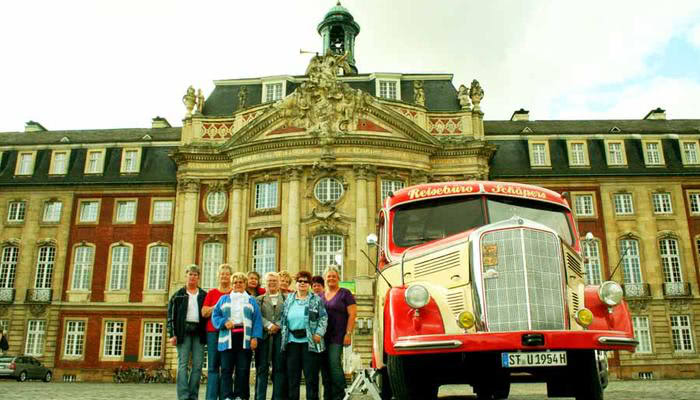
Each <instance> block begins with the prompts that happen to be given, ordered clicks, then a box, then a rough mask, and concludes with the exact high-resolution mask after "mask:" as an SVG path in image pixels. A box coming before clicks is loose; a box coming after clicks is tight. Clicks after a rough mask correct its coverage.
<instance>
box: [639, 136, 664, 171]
mask: <svg viewBox="0 0 700 400" xmlns="http://www.w3.org/2000/svg"><path fill="white" fill-rule="evenodd" d="M642 146H644V163H645V164H646V165H664V155H663V150H662V147H661V141H660V140H648V141H646V140H645V141H642Z"/></svg>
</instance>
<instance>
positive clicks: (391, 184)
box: [379, 179, 406, 202]
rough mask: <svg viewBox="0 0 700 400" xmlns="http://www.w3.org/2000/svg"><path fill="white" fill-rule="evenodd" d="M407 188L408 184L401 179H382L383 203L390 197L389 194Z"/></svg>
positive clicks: (381, 193)
mask: <svg viewBox="0 0 700 400" xmlns="http://www.w3.org/2000/svg"><path fill="white" fill-rule="evenodd" d="M404 187H406V183H405V182H404V181H402V180H399V179H382V183H381V190H380V194H379V195H380V198H381V201H382V202H383V201H384V200H386V198H387V197H388V196H389V192H392V193H393V192H396V191H397V190H401V189H403V188H404Z"/></svg>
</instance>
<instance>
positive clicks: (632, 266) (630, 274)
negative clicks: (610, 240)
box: [620, 239, 644, 283]
mask: <svg viewBox="0 0 700 400" xmlns="http://www.w3.org/2000/svg"><path fill="white" fill-rule="evenodd" d="M620 257H622V271H623V273H624V283H643V282H644V280H643V279H642V264H641V262H640V259H639V242H638V241H637V240H636V239H624V240H621V241H620Z"/></svg>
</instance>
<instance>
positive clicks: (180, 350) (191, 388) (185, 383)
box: [168, 264, 207, 400]
mask: <svg viewBox="0 0 700 400" xmlns="http://www.w3.org/2000/svg"><path fill="white" fill-rule="evenodd" d="M185 280H186V283H185V286H184V287H183V288H181V289H179V290H178V291H177V292H175V294H173V296H172V297H171V298H170V301H169V302H168V338H169V340H168V341H169V342H170V344H171V345H173V346H177V398H178V400H197V399H198V397H199V380H200V377H201V376H202V362H203V360H204V345H205V344H206V343H207V332H206V322H207V321H206V319H204V318H202V317H200V315H201V314H200V313H201V310H202V305H203V304H204V298H205V297H206V295H207V292H205V291H204V290H202V289H200V288H199V267H198V266H196V265H194V264H190V265H188V266H186V267H185ZM190 357H192V371H190V373H189V374H188V373H187V367H188V365H189V363H190Z"/></svg>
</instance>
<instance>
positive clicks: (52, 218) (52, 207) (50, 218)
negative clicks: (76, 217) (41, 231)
mask: <svg viewBox="0 0 700 400" xmlns="http://www.w3.org/2000/svg"><path fill="white" fill-rule="evenodd" d="M62 210H63V202H61V201H60V200H47V201H46V202H44V213H43V216H42V217H41V222H43V223H51V224H53V223H58V222H60V221H61V211H62Z"/></svg>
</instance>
